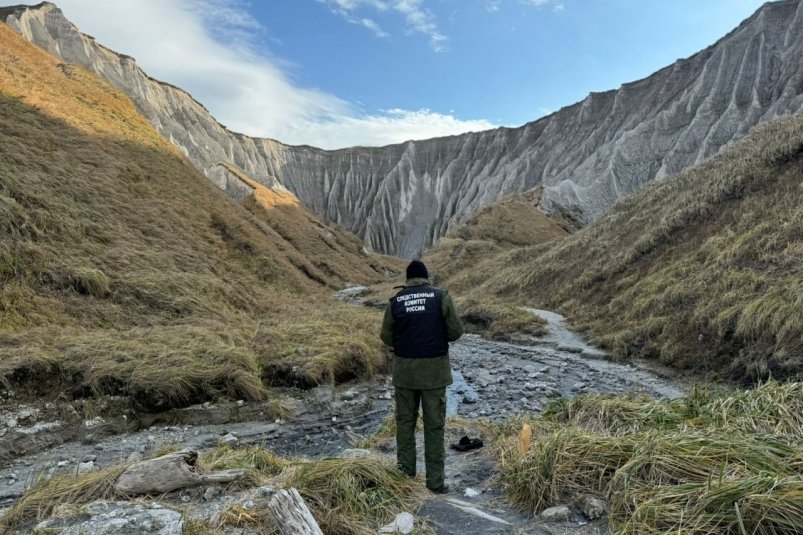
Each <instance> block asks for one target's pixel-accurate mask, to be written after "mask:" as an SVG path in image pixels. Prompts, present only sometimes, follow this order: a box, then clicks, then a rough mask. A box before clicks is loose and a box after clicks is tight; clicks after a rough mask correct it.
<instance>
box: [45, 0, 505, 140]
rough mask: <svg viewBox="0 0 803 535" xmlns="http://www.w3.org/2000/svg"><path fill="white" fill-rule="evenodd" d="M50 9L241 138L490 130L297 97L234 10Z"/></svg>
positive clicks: (222, 6) (69, 4) (215, 4)
mask: <svg viewBox="0 0 803 535" xmlns="http://www.w3.org/2000/svg"><path fill="white" fill-rule="evenodd" d="M337 2H338V3H340V4H342V5H343V6H346V7H349V6H351V5H355V4H358V3H369V4H371V5H372V6H374V7H376V8H380V6H381V5H383V3H382V2H381V1H380V0H337ZM414 3H415V2H414ZM59 6H60V7H61V8H62V9H63V11H64V13H65V15H66V16H67V18H69V19H70V20H72V21H73V22H74V23H75V24H76V25H77V26H78V28H79V29H81V30H82V31H84V32H86V33H88V34H90V35H93V36H95V37H96V38H97V40H98V42H99V43H102V44H104V45H106V46H108V47H110V48H112V49H113V50H117V51H119V52H121V53H124V54H129V55H131V56H133V57H135V58H136V59H137V62H138V63H139V64H140V66H141V67H142V68H143V69H144V70H145V71H146V72H147V73H148V74H150V75H151V76H154V77H156V78H158V79H161V80H164V81H166V82H170V83H172V84H175V85H177V86H179V87H182V88H184V89H185V90H187V91H189V92H190V93H191V94H192V95H193V96H194V97H195V98H196V99H198V100H199V101H200V102H201V103H203V104H204V105H205V106H206V107H207V108H208V109H209V110H210V111H211V112H212V114H213V115H215V117H216V118H217V119H218V120H220V121H221V122H222V123H223V124H225V125H227V126H228V127H229V128H230V129H232V130H234V131H237V132H242V133H244V134H248V135H252V136H260V137H271V138H275V139H278V140H280V141H283V142H285V143H290V144H309V145H314V146H319V147H323V148H341V147H346V146H351V145H381V144H388V143H396V142H401V141H405V140H408V139H425V138H428V137H433V136H441V135H449V134H458V133H461V132H466V131H470V130H481V129H487V128H492V127H493V126H494V125H493V124H491V123H489V122H488V121H484V120H469V121H464V120H460V119H458V118H456V117H454V116H452V115H444V114H440V113H436V112H432V111H429V110H417V111H416V110H389V111H384V112H377V113H364V112H362V111H361V110H360V109H359V108H358V106H357V105H355V104H353V103H350V102H347V101H345V100H343V99H341V98H338V97H337V96H335V95H332V94H330V93H327V92H325V91H322V90H319V89H313V88H305V87H300V86H299V85H298V84H297V83H295V82H294V80H293V78H292V71H293V70H294V69H296V68H297V66H293V65H289V64H286V63H282V61H281V60H279V59H276V58H273V57H269V56H268V55H267V53H265V52H258V47H257V44H258V42H259V41H260V40H263V39H262V38H263V37H264V33H265V31H264V29H263V28H261V27H260V26H259V24H258V22H257V21H255V20H254V19H253V18H252V17H250V16H249V15H248V13H247V12H246V11H245V10H243V9H242V6H241V5H240V4H239V1H238V0H203V2H198V0H171V1H170V2H165V1H162V0H115V1H114V2H97V1H94V0H59ZM366 20H368V19H366ZM362 24H363V25H365V26H366V27H370V24H371V23H370V22H362ZM374 31H376V30H374ZM268 38H269V39H270V37H268Z"/></svg>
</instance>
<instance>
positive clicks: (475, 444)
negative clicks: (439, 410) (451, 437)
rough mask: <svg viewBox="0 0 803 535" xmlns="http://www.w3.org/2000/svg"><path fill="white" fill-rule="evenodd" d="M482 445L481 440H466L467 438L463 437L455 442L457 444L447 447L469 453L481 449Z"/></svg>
mask: <svg viewBox="0 0 803 535" xmlns="http://www.w3.org/2000/svg"><path fill="white" fill-rule="evenodd" d="M483 445H484V444H483V443H482V439H479V438H468V437H467V436H464V437H463V438H461V439H460V440H459V441H458V442H457V444H451V445H450V446H449V447H450V448H452V449H453V450H457V451H470V450H476V449H477V448H481V447H482V446H483Z"/></svg>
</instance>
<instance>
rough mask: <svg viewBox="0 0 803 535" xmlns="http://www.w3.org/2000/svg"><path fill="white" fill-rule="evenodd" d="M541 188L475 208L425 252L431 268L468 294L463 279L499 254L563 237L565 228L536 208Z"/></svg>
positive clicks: (445, 281)
mask: <svg viewBox="0 0 803 535" xmlns="http://www.w3.org/2000/svg"><path fill="white" fill-rule="evenodd" d="M542 191H543V190H542V188H540V187H539V188H536V189H534V190H532V191H530V192H527V193H521V194H516V195H511V196H509V197H505V198H504V199H502V200H501V201H499V202H497V203H494V204H491V205H489V206H486V207H484V208H482V209H480V210H479V211H477V212H476V213H475V214H473V215H472V216H471V217H470V218H469V219H468V220H467V221H466V222H465V223H463V224H462V225H460V226H459V227H458V228H457V229H456V230H455V231H454V232H450V233H449V234H448V235H446V236H444V237H443V238H441V239H440V240H439V241H438V243H437V244H436V245H435V247H434V248H433V249H431V250H430V251H428V252H427V253H426V255H425V256H424V261H425V262H426V263H427V265H428V266H429V267H430V271H432V272H433V273H435V274H436V276H437V279H438V281H439V282H443V283H444V284H446V285H448V287H449V288H451V289H453V290H454V291H455V292H457V294H458V295H463V294H465V295H469V293H470V292H471V290H472V289H473V285H472V284H463V281H464V280H465V279H466V278H471V274H472V273H473V272H474V271H483V269H482V266H485V265H486V264H487V265H488V267H489V268H491V269H492V268H493V266H494V259H495V258H496V257H498V256H499V255H500V254H502V253H504V252H506V251H510V250H512V249H517V248H519V247H526V246H533V245H539V244H544V243H552V242H553V241H555V240H559V239H561V238H564V237H566V236H567V235H568V230H567V229H568V227H566V226H565V225H562V224H561V223H560V222H558V221H556V220H554V219H552V218H550V217H549V216H547V215H546V214H544V213H543V212H541V211H540V210H539V209H538V203H539V201H540V200H541V194H542Z"/></svg>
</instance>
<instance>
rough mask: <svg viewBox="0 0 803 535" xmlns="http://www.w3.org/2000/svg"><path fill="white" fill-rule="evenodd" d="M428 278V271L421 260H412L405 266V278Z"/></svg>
mask: <svg viewBox="0 0 803 535" xmlns="http://www.w3.org/2000/svg"><path fill="white" fill-rule="evenodd" d="M428 278H429V273H428V272H427V266H425V265H424V263H423V262H422V261H421V260H413V261H412V262H410V265H409V266H407V280H410V279H428Z"/></svg>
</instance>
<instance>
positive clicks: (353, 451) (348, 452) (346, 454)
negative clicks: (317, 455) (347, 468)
mask: <svg viewBox="0 0 803 535" xmlns="http://www.w3.org/2000/svg"><path fill="white" fill-rule="evenodd" d="M371 455H373V454H372V453H371V451H370V450H366V449H362V448H348V449H345V450H343V452H342V453H341V454H340V456H341V457H343V458H345V459H357V458H361V457H370V456H371Z"/></svg>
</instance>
